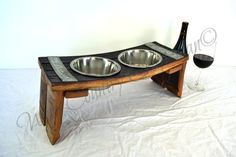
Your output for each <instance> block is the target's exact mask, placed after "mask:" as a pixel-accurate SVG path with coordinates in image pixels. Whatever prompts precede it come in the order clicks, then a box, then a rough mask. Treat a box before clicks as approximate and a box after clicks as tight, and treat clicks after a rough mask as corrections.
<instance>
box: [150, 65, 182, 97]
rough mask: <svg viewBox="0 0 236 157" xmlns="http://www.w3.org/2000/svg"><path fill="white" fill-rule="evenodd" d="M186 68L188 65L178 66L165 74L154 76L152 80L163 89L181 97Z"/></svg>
mask: <svg viewBox="0 0 236 157" xmlns="http://www.w3.org/2000/svg"><path fill="white" fill-rule="evenodd" d="M185 67H186V63H184V64H181V65H178V66H176V67H174V68H172V69H170V70H168V71H166V72H164V73H161V74H158V75H155V76H153V77H152V80H153V81H154V82H156V83H158V84H160V85H161V86H162V87H163V88H167V89H168V90H169V91H170V92H172V93H174V94H175V95H176V96H178V97H181V96H182V91H183V82H184V72H185Z"/></svg>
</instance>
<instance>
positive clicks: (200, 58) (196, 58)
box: [188, 43, 216, 91]
mask: <svg viewBox="0 0 236 157" xmlns="http://www.w3.org/2000/svg"><path fill="white" fill-rule="evenodd" d="M215 49H216V43H215V44H214V45H211V46H210V47H208V48H204V50H202V51H199V52H196V53H195V54H194V55H193V62H194V64H195V65H196V66H197V67H198V68H200V72H199V73H198V76H197V77H196V79H195V80H194V81H193V82H191V83H190V84H188V87H189V88H190V89H192V90H196V91H204V90H205V87H204V85H203V83H202V81H201V79H200V77H201V74H202V70H203V69H205V68H208V67H209V66H211V65H212V63H213V62H214V58H215Z"/></svg>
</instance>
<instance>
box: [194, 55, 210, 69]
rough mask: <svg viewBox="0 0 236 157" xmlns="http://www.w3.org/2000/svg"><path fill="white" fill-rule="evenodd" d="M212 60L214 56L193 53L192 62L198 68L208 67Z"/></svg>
mask: <svg viewBox="0 0 236 157" xmlns="http://www.w3.org/2000/svg"><path fill="white" fill-rule="evenodd" d="M213 61H214V58H213V57H212V56H210V55H206V54H201V53H199V54H194V56H193V62H194V64H195V65H196V66H197V67H199V68H207V67H209V66H210V65H211V64H212V63H213Z"/></svg>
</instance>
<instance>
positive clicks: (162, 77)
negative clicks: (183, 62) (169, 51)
mask: <svg viewBox="0 0 236 157" xmlns="http://www.w3.org/2000/svg"><path fill="white" fill-rule="evenodd" d="M166 77H167V74H166V73H161V74H157V75H155V76H152V77H151V79H152V80H153V81H154V82H156V83H157V84H159V85H160V86H162V87H163V88H165V82H166Z"/></svg>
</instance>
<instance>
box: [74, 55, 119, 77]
mask: <svg viewBox="0 0 236 157" xmlns="http://www.w3.org/2000/svg"><path fill="white" fill-rule="evenodd" d="M92 58H94V59H102V60H107V61H109V62H111V63H113V64H114V65H115V66H116V67H117V70H116V71H115V72H112V73H109V74H94V73H86V72H82V71H80V70H78V69H76V68H75V67H74V66H73V64H74V63H75V62H77V61H78V60H83V59H92ZM70 68H71V69H72V70H74V71H75V72H77V73H79V74H81V75H85V76H94V77H108V76H113V75H115V74H117V73H119V72H120V71H121V66H120V64H119V63H117V62H116V61H114V60H112V59H109V58H104V57H97V56H86V57H78V58H76V59H73V60H72V61H71V62H70Z"/></svg>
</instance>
